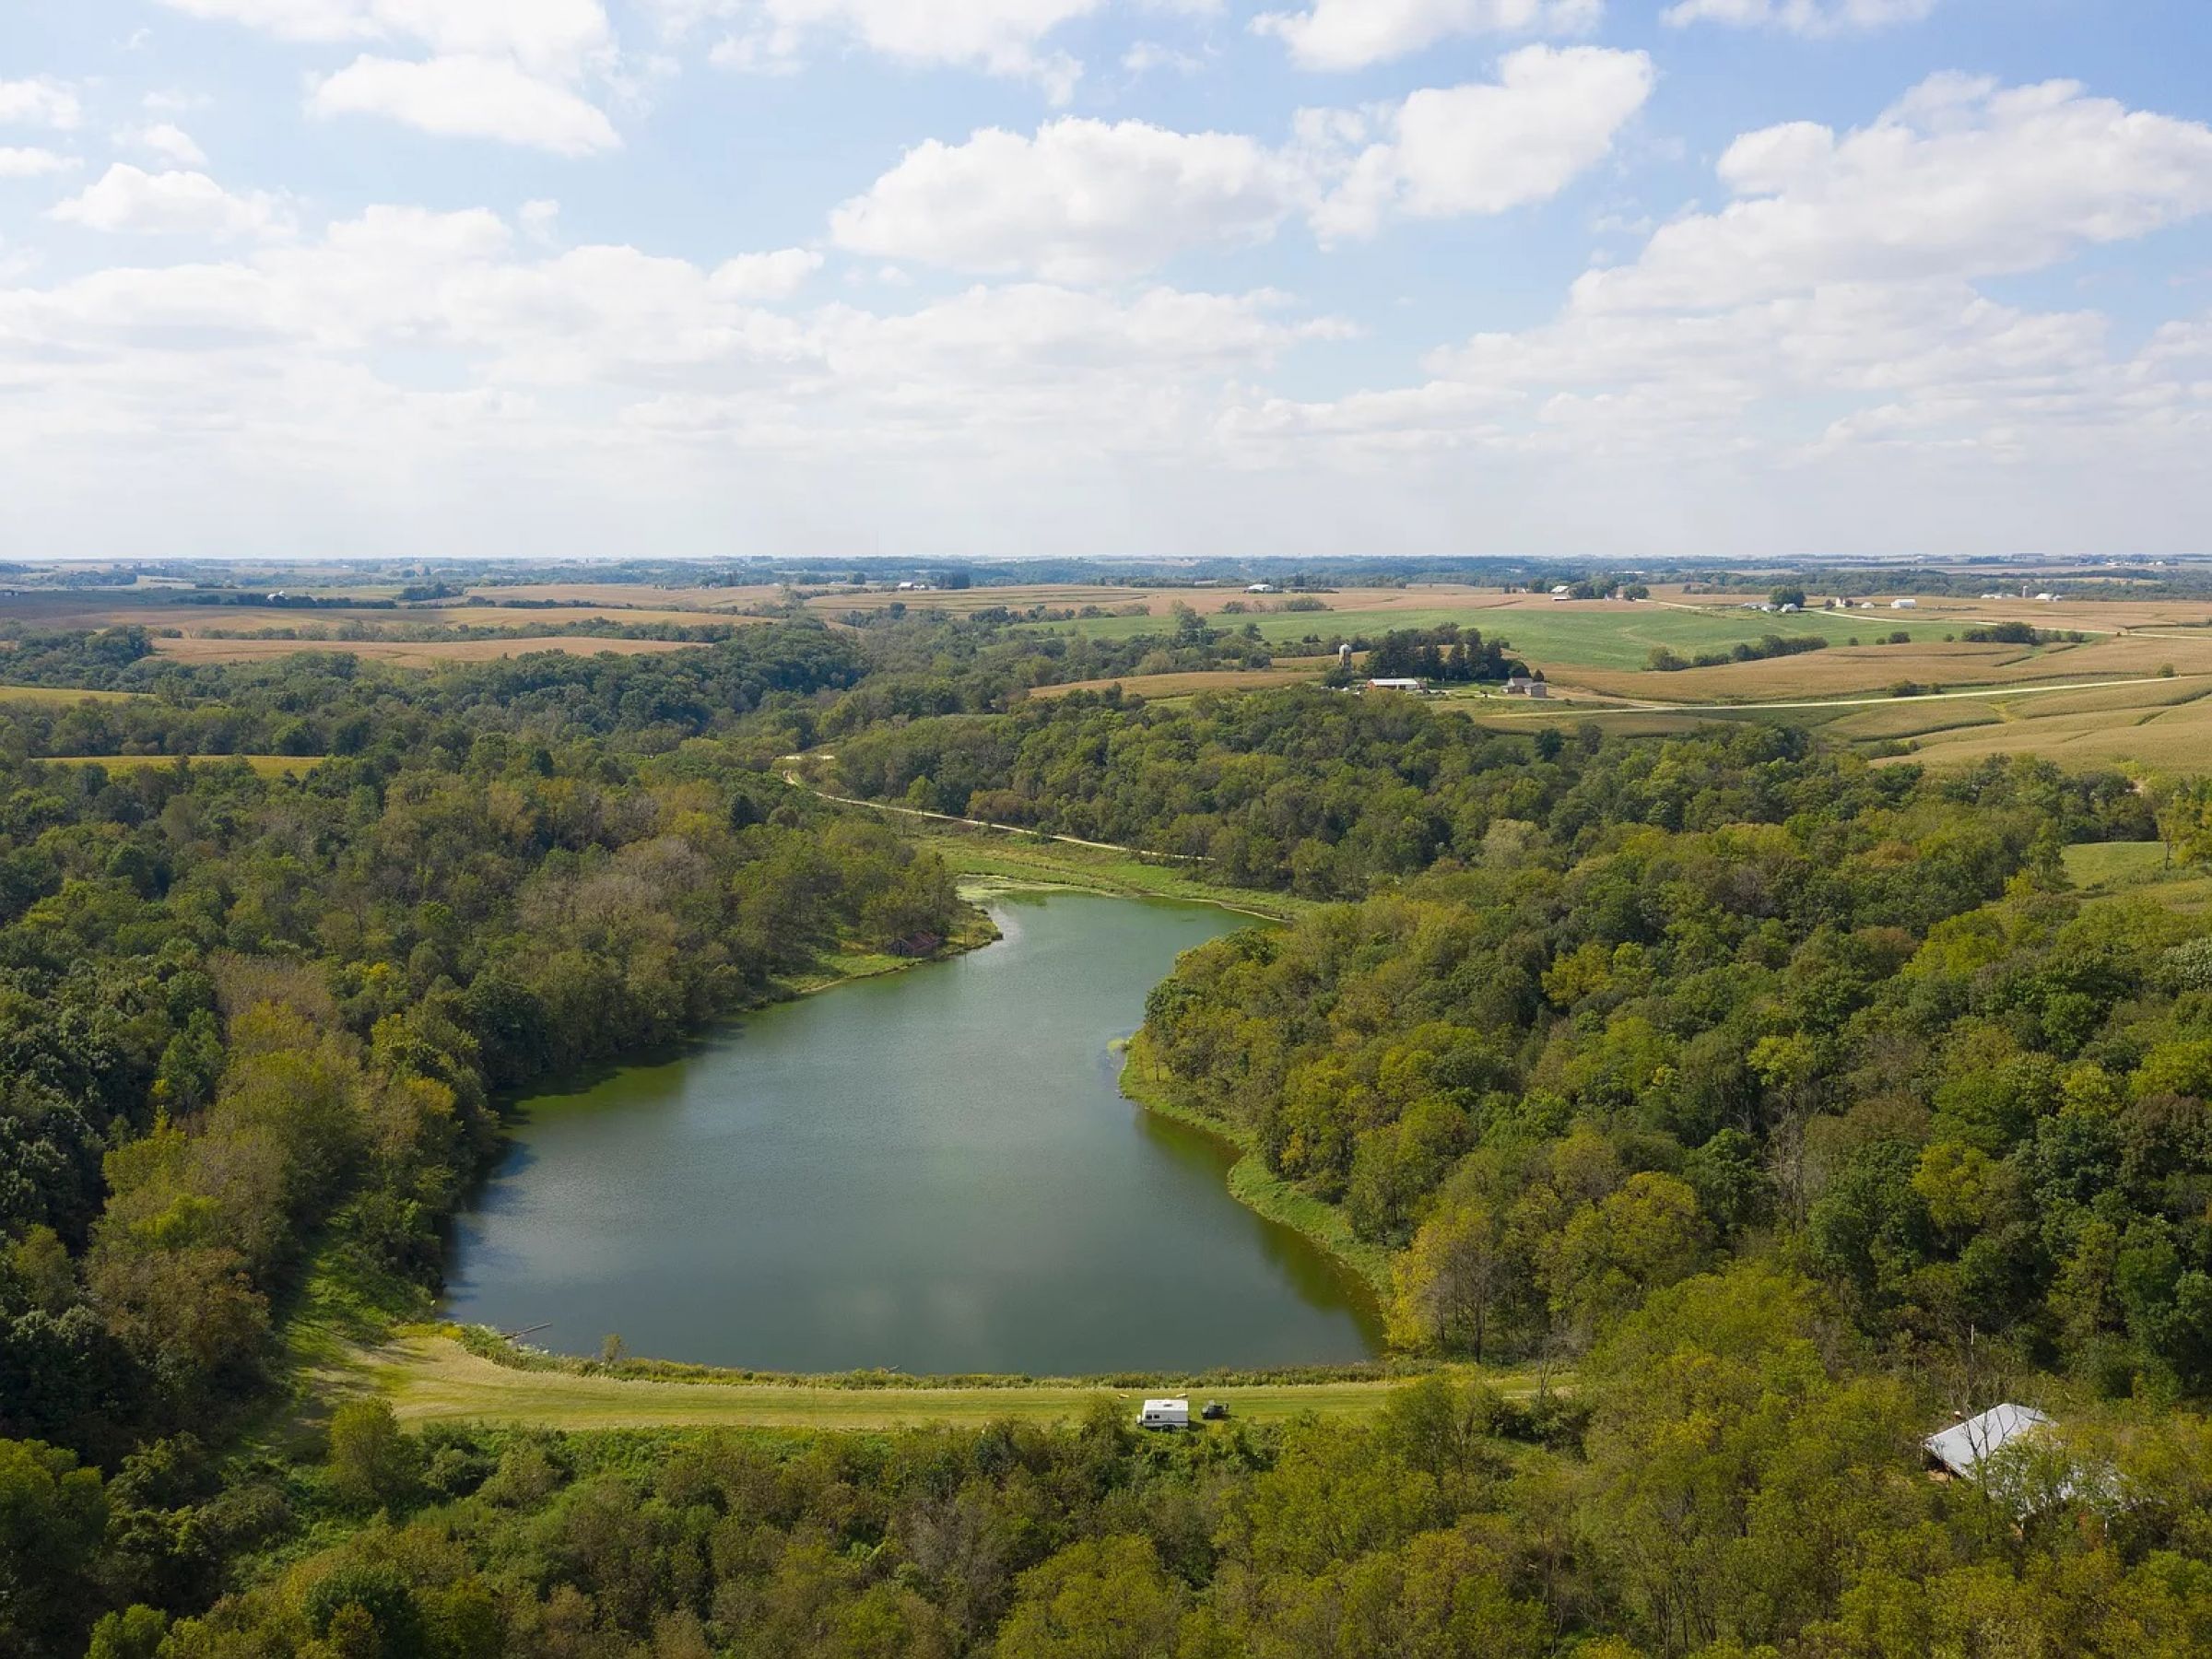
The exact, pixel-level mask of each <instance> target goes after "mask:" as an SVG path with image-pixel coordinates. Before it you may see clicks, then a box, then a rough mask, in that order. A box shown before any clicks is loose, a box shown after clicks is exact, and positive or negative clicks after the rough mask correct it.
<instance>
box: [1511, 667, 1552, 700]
mask: <svg viewBox="0 0 2212 1659" xmlns="http://www.w3.org/2000/svg"><path fill="white" fill-rule="evenodd" d="M1505 694H1506V695H1507V696H1508V697H1533V698H1535V699H1536V700H1538V701H1539V702H1541V701H1543V700H1546V699H1547V698H1549V697H1550V696H1551V687H1550V686H1549V685H1548V684H1547V682H1546V681H1545V678H1544V677H1543V676H1542V675H1541V674H1533V675H1531V674H1516V675H1514V676H1512V677H1511V678H1510V679H1508V680H1507V681H1506V682H1505Z"/></svg>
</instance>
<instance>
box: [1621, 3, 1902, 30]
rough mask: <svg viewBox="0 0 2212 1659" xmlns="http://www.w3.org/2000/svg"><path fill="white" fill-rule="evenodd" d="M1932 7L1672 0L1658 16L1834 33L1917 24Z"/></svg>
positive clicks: (1675, 22) (1674, 21) (1680, 25)
mask: <svg viewBox="0 0 2212 1659" xmlns="http://www.w3.org/2000/svg"><path fill="white" fill-rule="evenodd" d="M1933 11H1935V0H1678V4H1677V5H1674V6H1668V7H1667V8H1666V10H1665V12H1663V13H1661V14H1660V15H1661V17H1662V18H1664V20H1665V22H1667V23H1669V24H1671V25H1672V26H1673V27H1675V28H1677V29H1685V28H1688V26H1689V25H1690V24H1692V23H1724V24H1728V25H1730V26H1732V27H1734V28H1737V29H1784V30H1786V31H1788V32H1789V33H1791V34H1800V35H1836V34H1848V33H1851V32H1853V31H1857V30H1866V29H1887V28H1888V27H1890V26H1891V25H1892V24H1898V23H1918V22H1921V21H1923V20H1924V19H1925V18H1927V17H1928V15H1929V14H1930V13H1932V12H1933Z"/></svg>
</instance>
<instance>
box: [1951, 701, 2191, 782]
mask: <svg viewBox="0 0 2212 1659" xmlns="http://www.w3.org/2000/svg"><path fill="white" fill-rule="evenodd" d="M2163 689H2165V688H2164V687H2162V686H2153V687H2127V688H2115V695H2116V694H2117V692H2118V691H2120V690H2126V691H2149V692H2153V693H2156V692H2159V691H2161V690H2163ZM2197 690H2198V691H2199V693H2200V695H2198V696H2197V697H2195V698H2193V699H2191V700H2187V701H2183V702H2167V701H2150V702H2145V703H2140V704H2135V705H2129V704H2125V703H2117V704H2115V705H2113V706H2108V707H2103V708H2089V709H2084V708H2081V707H2079V706H2071V707H2060V708H2050V707H2047V706H2046V705H2049V704H2060V705H2066V704H2071V703H2073V698H2072V696H2071V695H2055V696H2053V697H2050V698H2036V697H2022V698H2017V699H2006V700H2005V701H2003V702H2002V703H1999V704H1997V705H1995V707H1996V708H1997V709H1998V712H2000V713H2001V714H2002V715H2003V716H2004V718H2003V719H2002V720H2001V721H1999V722H1997V723H1995V724H1983V725H1977V726H1971V727H1966V728H1960V729H1957V730H1950V731H1931V732H1928V733H1927V734H1925V735H1922V736H1918V737H1915V738H1913V739H1912V755H1911V759H1913V760H1916V761H1918V762H1920V763H1921V764H1923V765H1925V766H1945V767H1947V766H1969V765H1972V764H1973V763H1975V762H1977V761H1980V760H1983V759H1988V758H1989V757H1991V756H1993V755H2037V756H2041V758H2043V759H2048V760H2055V761H2058V762H2059V763H2060V764H2062V765H2065V766H2119V765H2136V766H2143V767H2150V768H2154V769H2157V770H2161V771H2195V770H2198V769H2201V768H2202V767H2203V765H2204V763H2205V757H2206V755H2212V694H2206V693H2207V691H2208V688H2206V686H2205V685H2204V683H2203V682H2201V681H2200V682H2198V684H2197ZM2100 695H2101V694H2100Z"/></svg>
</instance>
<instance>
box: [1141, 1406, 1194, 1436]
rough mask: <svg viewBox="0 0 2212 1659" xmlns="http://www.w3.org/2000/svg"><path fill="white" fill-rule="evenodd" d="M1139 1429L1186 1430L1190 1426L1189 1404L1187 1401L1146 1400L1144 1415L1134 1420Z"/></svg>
mask: <svg viewBox="0 0 2212 1659" xmlns="http://www.w3.org/2000/svg"><path fill="white" fill-rule="evenodd" d="M1136 1426H1137V1427H1138V1428H1139V1429H1188V1428H1189V1427H1190V1426H1191V1403H1190V1401H1188V1400H1147V1401H1146V1402H1145V1414H1144V1416H1142V1417H1140V1418H1137V1419H1136Z"/></svg>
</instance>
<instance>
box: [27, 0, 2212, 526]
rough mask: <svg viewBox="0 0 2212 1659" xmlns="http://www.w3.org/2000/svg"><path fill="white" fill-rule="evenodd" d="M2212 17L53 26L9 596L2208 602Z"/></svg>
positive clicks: (1341, 7) (1430, 0) (537, 0)
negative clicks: (752, 594) (67, 592)
mask: <svg viewBox="0 0 2212 1659" xmlns="http://www.w3.org/2000/svg"><path fill="white" fill-rule="evenodd" d="M2207 63H2212V6H2206V5H2205V4H2203V3H2202V0H66V3H64V0H16V3H15V4H12V5H7V6H0V554H6V555H11V556H16V557H25V556H32V557H37V556H79V557H114V556H130V557H159V556H163V555H171V554H179V555H195V554H196V555H208V554H220V553H226V552H236V553H243V554H253V555H352V554H383V553H400V554H498V555H524V554H532V553H539V554H549V555H560V556H571V555H579V554H610V555H612V554H681V555H716V554H730V553H749V552H764V553H778V554H787V553H821V554H824V555H836V554H855V553H882V554H909V553H911V554H913V555H916V556H928V557H942V556H947V555H959V554H977V555H994V554H1021V553H1044V554H1086V553H1088V554H1115V553H1128V554H1147V555H1153V554H1184V553H1232V554H1262V553H1283V554H1291V555H1314V554H1324V553H1327V554H1335V553H1357V552H1401V553H1462V552H1464V553H1542V554H1586V555H1591V556H1597V557H1607V558H1638V557H1655V556H1665V555H1731V556H1747V557H1750V556H1781V555H1809V554H1847V553H1878V554H1904V553H1927V554H1957V553H1984V552H2061V553H2071V552H2095V553H2105V552H2134V553H2149V554H2169V553H2182V552H2206V551H2212V534H2208V533H2207V530H2208V526H2212V125H2207V122H2212V76H2206V73H2205V66H2206V64H2207Z"/></svg>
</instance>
